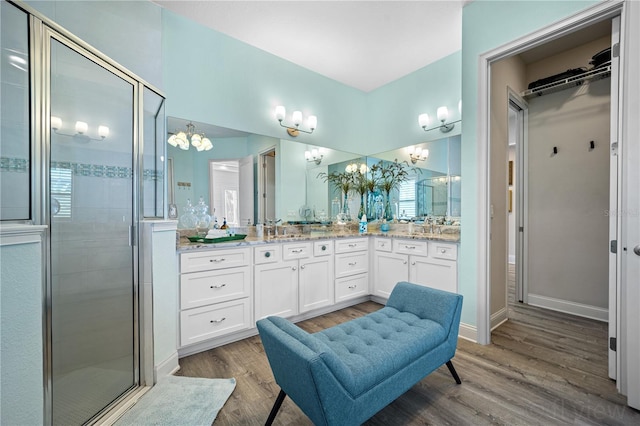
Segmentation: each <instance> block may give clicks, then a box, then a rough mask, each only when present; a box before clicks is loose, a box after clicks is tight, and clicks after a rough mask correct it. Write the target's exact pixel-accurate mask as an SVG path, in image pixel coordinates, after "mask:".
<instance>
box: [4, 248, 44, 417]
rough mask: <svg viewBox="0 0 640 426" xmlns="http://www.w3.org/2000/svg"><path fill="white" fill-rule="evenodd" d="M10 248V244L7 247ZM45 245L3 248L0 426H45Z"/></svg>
mask: <svg viewBox="0 0 640 426" xmlns="http://www.w3.org/2000/svg"><path fill="white" fill-rule="evenodd" d="M3 244H4V242H3ZM42 256H43V253H42V246H41V244H40V243H28V244H17V245H0V284H1V286H2V287H1V288H0V336H1V339H0V340H1V343H0V396H1V398H0V424H3V425H38V424H42V419H43V413H44V405H43V400H44V389H43V379H44V366H43V359H44V355H43V346H42V341H43V329H42V316H43V312H42V302H43V294H42V266H41V265H42Z"/></svg>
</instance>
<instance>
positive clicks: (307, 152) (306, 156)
mask: <svg viewBox="0 0 640 426" xmlns="http://www.w3.org/2000/svg"><path fill="white" fill-rule="evenodd" d="M304 158H306V159H307V160H310V159H311V152H309V151H305V152H304Z"/></svg>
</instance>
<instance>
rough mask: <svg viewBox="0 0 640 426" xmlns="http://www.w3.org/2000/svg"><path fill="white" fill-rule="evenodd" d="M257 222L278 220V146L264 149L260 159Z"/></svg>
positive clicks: (263, 222)
mask: <svg viewBox="0 0 640 426" xmlns="http://www.w3.org/2000/svg"><path fill="white" fill-rule="evenodd" d="M257 220H258V221H257V222H256V223H262V224H265V223H268V221H270V220H276V148H275V147H272V148H269V149H268V150H266V151H263V152H261V153H260V155H259V160H258V218H257Z"/></svg>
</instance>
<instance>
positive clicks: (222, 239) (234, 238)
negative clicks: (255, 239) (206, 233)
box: [187, 234, 247, 244]
mask: <svg viewBox="0 0 640 426" xmlns="http://www.w3.org/2000/svg"><path fill="white" fill-rule="evenodd" d="M187 238H188V239H189V241H191V242H192V243H204V244H215V243H226V242H227V241H237V240H244V239H245V238H247V236H246V235H245V234H236V235H230V236H228V237H219V238H203V237H187Z"/></svg>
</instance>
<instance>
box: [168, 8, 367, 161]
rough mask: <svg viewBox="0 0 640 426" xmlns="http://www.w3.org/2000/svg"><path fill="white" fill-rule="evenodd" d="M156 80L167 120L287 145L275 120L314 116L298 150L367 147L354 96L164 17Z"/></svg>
mask: <svg viewBox="0 0 640 426" xmlns="http://www.w3.org/2000/svg"><path fill="white" fill-rule="evenodd" d="M163 56H164V58H165V60H164V62H163V78H164V83H165V86H164V88H165V91H166V94H167V110H166V113H167V115H168V116H173V117H179V118H188V119H190V120H194V121H199V122H203V123H210V124H215V125H218V126H222V127H228V128H232V129H237V130H243V131H246V132H249V133H256V134H260V135H266V136H271V137H278V138H288V135H287V134H286V132H285V129H284V128H281V127H280V126H279V124H278V122H277V121H276V119H275V116H274V112H273V110H274V108H275V106H276V105H280V104H281V105H284V106H285V108H286V109H287V115H288V117H289V116H290V113H291V111H293V110H295V109H299V110H301V111H302V112H303V114H304V115H305V116H308V115H310V114H314V115H317V116H318V128H317V130H316V131H315V132H314V133H313V135H306V134H301V135H300V136H298V137H297V138H296V140H297V141H299V142H304V143H313V144H316V145H322V146H326V147H329V148H339V149H344V147H345V146H359V145H360V144H362V143H364V142H365V141H366V137H365V136H366V135H364V134H363V127H362V124H363V123H364V119H363V117H364V114H365V112H366V103H365V101H366V98H365V96H364V94H363V93H362V92H360V91H358V90H356V89H353V88H350V87H348V86H345V85H343V84H341V83H338V82H336V81H334V80H331V79H329V78H326V77H324V76H321V75H319V74H317V73H314V72H312V71H309V70H307V69H305V68H302V67H300V66H297V65H294V64H292V63H291V62H288V61H285V60H284V59H280V58H278V57H276V56H273V55H271V54H269V53H267V52H265V51H262V50H259V49H257V48H254V47H252V46H249V45H247V44H245V43H242V42H240V41H238V40H235V39H233V38H231V37H228V36H226V35H224V34H221V33H218V32H216V31H213V30H210V29H208V28H205V27H203V26H201V25H199V24H197V23H195V22H192V21H189V20H187V19H186V18H183V17H181V16H178V15H176V14H174V13H172V12H170V11H167V10H164V11H163Z"/></svg>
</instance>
